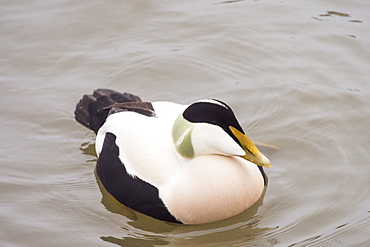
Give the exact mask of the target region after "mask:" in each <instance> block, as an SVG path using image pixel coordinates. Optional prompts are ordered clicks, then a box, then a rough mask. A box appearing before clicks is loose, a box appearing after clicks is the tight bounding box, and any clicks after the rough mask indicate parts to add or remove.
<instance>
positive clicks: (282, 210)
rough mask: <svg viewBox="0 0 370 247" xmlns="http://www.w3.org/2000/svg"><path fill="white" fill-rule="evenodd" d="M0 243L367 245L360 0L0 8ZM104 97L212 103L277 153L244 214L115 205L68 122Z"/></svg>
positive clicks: (86, 141)
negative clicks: (148, 211) (105, 92)
mask: <svg viewBox="0 0 370 247" xmlns="http://www.w3.org/2000/svg"><path fill="white" fill-rule="evenodd" d="M0 6H1V7H0V30H1V35H0V47H1V56H0V103H1V104H0V121H1V129H0V137H1V144H0V145H1V147H0V161H1V173H0V193H1V199H0V221H1V224H0V229H1V231H0V234H1V235H0V236H1V240H2V245H3V246H84V245H86V246H88V245H89V246H114V245H112V243H113V244H115V245H118V246H119V245H121V246H161V245H164V246H197V245H198V246H199V245H203V246H365V245H366V244H368V242H369V241H370V237H369V232H370V225H369V220H370V213H369V212H370V199H369V198H370V196H369V183H370V162H369V158H370V157H369V156H370V155H369V150H370V131H369V126H370V118H369V116H370V83H369V78H370V72H369V67H370V51H369V47H370V32H369V31H368V30H369V28H370V24H369V23H370V16H369V15H368V12H369V9H370V4H369V3H367V2H366V1H360V0H355V1H351V2H348V1H333V0H326V1H325V0H320V1H313V2H309V3H308V2H307V1H219V0H218V1H215V0H206V1H169V0H166V1H153V0H151V1H149V0H145V1H144V0H142V1H110V2H98V1H89V2H78V3H77V2H74V1H48V2H39V1H27V2H23V3H20V2H18V1H3V2H1V4H0ZM99 87H105V88H112V89H115V90H118V91H122V92H123V91H127V92H131V93H134V94H137V95H139V96H140V97H141V98H142V99H144V100H148V101H152V100H169V101H176V102H179V103H190V102H192V101H195V100H197V99H200V98H205V97H212V98H217V99H220V100H223V101H225V102H227V103H228V104H229V105H230V106H232V108H233V109H234V111H235V113H236V115H237V117H238V119H239V121H240V123H241V124H242V126H243V128H244V129H245V131H246V133H247V134H248V135H249V136H250V138H251V139H252V140H254V141H260V142H264V143H268V144H272V145H276V146H278V147H279V148H280V151H279V152H277V153H275V154H273V155H272V156H271V162H272V167H271V168H270V169H266V172H267V174H268V176H269V185H268V188H267V190H266V194H265V196H264V197H263V198H261V200H260V201H259V202H258V203H257V204H256V205H255V206H254V207H253V208H251V209H250V210H247V211H246V212H244V213H242V214H241V215H238V216H236V217H233V218H231V219H227V220H224V221H221V222H216V223H212V224H206V225H201V226H178V225H173V224H167V223H164V222H159V221H157V220H154V219H151V218H149V217H146V216H144V215H141V214H138V213H136V212H134V211H132V210H129V209H127V208H121V207H119V206H117V205H115V204H114V203H113V202H112V201H111V200H110V198H109V197H108V196H107V195H105V192H104V190H103V189H102V190H100V189H99V185H98V183H97V181H96V178H95V175H94V167H95V163H96V156H95V154H94V135H93V133H91V132H89V131H88V130H87V129H84V128H83V127H82V126H80V125H79V124H77V123H76V122H75V121H74V118H73V111H74V107H75V104H76V103H77V101H78V100H79V99H80V98H81V96H82V95H83V94H87V93H91V92H92V91H93V89H95V88H99Z"/></svg>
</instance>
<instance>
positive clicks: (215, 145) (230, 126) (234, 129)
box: [172, 99, 270, 167]
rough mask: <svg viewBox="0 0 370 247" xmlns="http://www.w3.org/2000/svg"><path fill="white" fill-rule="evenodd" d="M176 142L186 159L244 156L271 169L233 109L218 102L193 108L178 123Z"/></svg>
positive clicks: (174, 137) (174, 135) (173, 134)
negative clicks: (209, 155)
mask: <svg viewBox="0 0 370 247" xmlns="http://www.w3.org/2000/svg"><path fill="white" fill-rule="evenodd" d="M172 139H173V142H174V145H175V147H176V150H177V152H178V153H179V154H180V155H181V156H183V157H186V158H193V157H195V156H199V155H206V154H219V155H226V156H240V157H242V158H244V159H246V160H248V161H250V162H252V163H255V164H256V165H259V166H264V167H270V161H269V159H268V158H266V157H265V156H264V155H263V154H262V153H261V152H260V151H259V150H258V149H257V147H256V146H255V145H254V144H253V142H252V141H251V140H250V139H249V138H248V137H247V136H246V135H245V134H244V131H243V129H242V127H241V126H240V124H239V122H238V120H237V119H236V117H235V115H234V113H233V111H232V110H231V108H230V107H229V106H227V105H226V104H225V103H223V102H221V101H218V100H214V99H207V100H199V101H196V102H194V103H193V104H191V105H189V107H187V108H186V109H185V111H184V112H183V113H182V114H180V115H179V117H178V118H177V119H176V121H175V123H174V125H173V129H172Z"/></svg>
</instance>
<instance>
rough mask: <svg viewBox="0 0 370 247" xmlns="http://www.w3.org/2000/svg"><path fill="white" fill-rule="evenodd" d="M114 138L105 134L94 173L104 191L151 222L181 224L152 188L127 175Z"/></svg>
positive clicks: (110, 134)
mask: <svg viewBox="0 0 370 247" xmlns="http://www.w3.org/2000/svg"><path fill="white" fill-rule="evenodd" d="M115 141H116V136H115V135H114V134H112V133H106V135H105V139H104V144H103V148H102V151H101V153H100V156H99V159H98V163H97V165H96V173H97V175H98V178H99V179H100V181H101V183H102V184H103V186H104V188H105V189H106V190H107V191H108V192H109V193H110V194H111V195H112V196H113V197H114V198H115V199H116V200H117V201H118V202H120V203H122V204H124V205H125V206H127V207H129V208H132V209H134V210H136V211H138V212H141V213H143V214H146V215H149V216H151V217H153V218H156V219H159V220H163V221H168V222H175V223H181V222H179V221H177V220H176V219H175V218H174V217H173V216H172V215H171V214H170V213H169V212H168V210H167V208H166V206H165V205H164V204H163V202H162V200H161V199H160V198H159V195H158V189H157V188H156V187H154V186H153V185H151V184H149V183H147V182H145V181H143V180H141V179H140V178H138V177H133V176H132V175H130V174H128V173H127V171H126V168H125V166H124V165H123V164H122V163H121V160H120V159H119V156H118V155H119V148H118V146H117V145H116V142H115Z"/></svg>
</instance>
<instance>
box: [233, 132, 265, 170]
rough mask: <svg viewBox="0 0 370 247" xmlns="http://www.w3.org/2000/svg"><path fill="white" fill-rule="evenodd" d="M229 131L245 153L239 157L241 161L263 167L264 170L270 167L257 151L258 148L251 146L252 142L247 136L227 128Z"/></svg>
mask: <svg viewBox="0 0 370 247" xmlns="http://www.w3.org/2000/svg"><path fill="white" fill-rule="evenodd" d="M229 129H230V130H231V132H232V133H233V135H234V136H235V137H236V138H237V139H238V140H239V142H240V143H241V145H242V148H243V149H244V151H245V155H244V156H241V157H242V158H243V159H246V160H248V161H250V162H252V163H254V164H256V165H258V166H263V167H266V168H269V167H270V166H271V164H270V160H269V159H268V158H267V157H266V156H264V155H263V154H262V153H261V152H260V151H259V150H258V148H257V147H256V146H255V145H254V144H253V142H252V141H251V140H250V139H249V138H248V136H246V135H245V134H243V133H242V132H240V131H239V130H237V129H236V128H234V127H232V126H229Z"/></svg>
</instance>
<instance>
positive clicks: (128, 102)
mask: <svg viewBox="0 0 370 247" xmlns="http://www.w3.org/2000/svg"><path fill="white" fill-rule="evenodd" d="M124 110H126V111H137V112H138V113H141V114H145V115H148V116H149V115H151V114H154V110H153V107H152V106H151V103H148V102H142V101H141V99H140V98H139V97H138V96H136V95H133V94H129V93H119V92H116V91H113V90H110V89H102V88H100V89H97V90H95V91H94V92H93V94H91V95H84V96H83V98H82V99H81V100H80V101H79V102H78V103H77V105H76V110H75V112H74V113H75V119H76V121H77V122H79V123H80V124H82V125H83V126H85V127H87V128H89V129H91V130H93V131H94V132H95V134H96V133H97V132H98V130H99V129H100V127H101V126H102V125H103V124H104V122H105V120H106V118H107V117H108V116H109V115H110V114H113V113H116V112H120V111H124Z"/></svg>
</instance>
